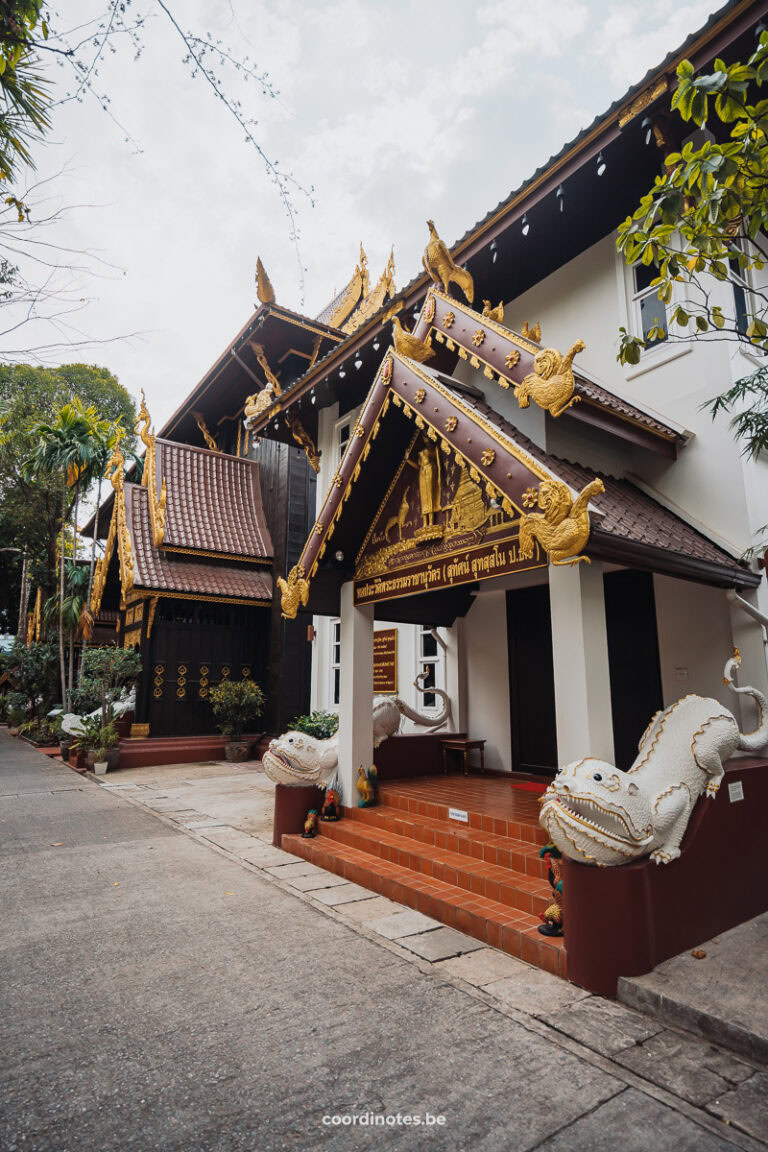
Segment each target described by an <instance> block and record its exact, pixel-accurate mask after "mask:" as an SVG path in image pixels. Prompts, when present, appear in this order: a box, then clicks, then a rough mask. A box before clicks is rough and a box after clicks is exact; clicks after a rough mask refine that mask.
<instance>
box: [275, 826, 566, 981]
mask: <svg viewBox="0 0 768 1152" xmlns="http://www.w3.org/2000/svg"><path fill="white" fill-rule="evenodd" d="M324 839H325V841H326V843H325V844H324V843H323V841H324ZM329 841H330V843H329ZM331 845H333V848H334V851H330V850H326V849H330V848H331ZM282 847H283V849H284V850H285V851H287V852H291V853H293V855H295V856H301V857H302V859H304V860H308V861H310V862H311V863H312V864H316V865H317V866H318V867H319V868H324V869H326V871H328V872H333V873H335V874H336V875H338V876H343V877H344V878H345V879H346V880H349V881H350V882H351V883H353V884H359V885H360V886H361V887H363V888H367V889H369V890H370V891H371V892H375V893H376V894H377V895H380V896H385V897H386V898H387V899H389V900H394V901H396V902H397V903H398V904H404V905H405V906H406V907H408V908H414V909H415V910H416V911H417V912H422V913H423V914H424V915H425V916H430V917H432V919H433V920H438V921H440V923H442V924H447V925H448V926H449V927H451V928H456V929H457V930H458V931H460V932H464V933H466V934H467V935H468V936H472V937H473V938H474V939H476V940H480V941H482V942H483V943H485V944H488V945H489V946H490V947H492V948H499V949H501V950H502V951H504V952H507V953H508V954H509V955H510V956H514V957H516V958H517V959H521V960H524V961H525V962H526V963H528V964H532V965H534V966H535V967H537V968H543V969H545V970H546V971H547V972H551V973H552V974H553V975H555V976H560V977H561V978H562V979H567V977H568V971H567V959H566V953H565V949H564V947H563V945H562V941H553V940H547V939H545V938H544V937H542V936H541V935H540V934H539V933H538V932H537V930H536V923H535V921H534V919H533V917H531V916H528V917H524V916H523V914H522V913H521V912H519V911H518V912H513V910H512V909H511V908H510V910H509V911H510V914H511V920H510V921H507V920H505V919H503V916H504V911H503V909H502V910H500V911H499V913H498V918H494V917H489V916H487V915H484V914H483V912H482V910H478V911H472V910H471V909H468V908H464V907H460V906H457V904H456V903H452V901H451V893H450V890H449V888H448V886H447V885H444V884H443V885H440V886H439V887H440V888H442V889H443V890H444V891H443V892H442V893H441V892H440V891H437V892H435V893H430V892H425V891H423V890H419V889H418V888H416V887H413V886H412V885H411V884H410V883H409V879H408V877H407V875H406V874H404V873H402V874H401V875H399V876H398V877H397V878H395V877H392V876H386V875H382V874H381V873H379V872H377V871H376V870H375V862H374V858H371V860H370V864H368V863H367V861H366V859H365V857H364V856H363V854H361V853H359V852H358V853H356V855H357V856H358V857H359V859H358V860H352V859H349V858H345V857H344V856H342V855H339V854H338V852H339V849H340V850H341V851H342V852H343V851H344V848H343V847H342V846H341V845H339V844H338V842H336V841H332V840H331V838H330V837H325V838H324V837H323V836H320V837H318V838H317V839H314V840H304V839H303V838H302V837H301V836H299V835H296V836H287V835H286V836H283V839H282ZM350 851H354V849H352V850H350ZM413 875H414V883H419V882H423V881H424V880H425V879H426V878H425V877H423V876H419V877H418V878H416V874H415V873H414V874H413ZM461 895H462V896H463V895H464V893H462V894H461Z"/></svg>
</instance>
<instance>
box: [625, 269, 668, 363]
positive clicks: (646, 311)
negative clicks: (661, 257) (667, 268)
mask: <svg viewBox="0 0 768 1152" xmlns="http://www.w3.org/2000/svg"><path fill="white" fill-rule="evenodd" d="M658 274H659V272H658V269H657V267H656V265H655V264H635V265H634V266H633V268H632V277H633V288H634V291H633V294H632V305H633V308H634V312H635V324H634V327H635V331H636V333H637V335H638V336H642V338H643V340H644V341H645V342H646V344H647V345H648V346H649V347H651V346H653V345H654V344H660V343H661V342H662V341H663V340H666V338H667V334H668V328H667V306H666V304H665V303H664V301H663V300H659V297H658V288H652V287H651V281H652V280H655V279H656V277H657V276H658ZM659 332H661V333H663V335H659ZM651 333H653V336H652V335H651Z"/></svg>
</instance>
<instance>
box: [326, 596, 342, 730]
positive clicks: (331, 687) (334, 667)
mask: <svg viewBox="0 0 768 1152" xmlns="http://www.w3.org/2000/svg"><path fill="white" fill-rule="evenodd" d="M328 624H329V632H328V639H329V644H328V668H329V675H328V711H329V712H338V710H339V704H340V702H341V618H340V617H339V616H334V617H333V618H332V619H331V620H329V621H328ZM337 629H338V633H337ZM337 635H338V639H337V638H336V637H337ZM337 672H338V674H339V699H338V700H337V699H336V698H335V697H336V673H337Z"/></svg>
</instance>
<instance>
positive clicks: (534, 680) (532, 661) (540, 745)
mask: <svg viewBox="0 0 768 1152" xmlns="http://www.w3.org/2000/svg"><path fill="white" fill-rule="evenodd" d="M507 637H508V647H509V695H510V720H511V725H512V767H513V768H514V770H515V771H516V772H533V773H536V774H537V775H542V776H554V774H555V772H556V771H557V723H556V720H555V675H554V664H553V658H552V620H551V617H550V611H549V586H548V585H547V584H537V585H536V586H535V587H533V588H519V589H516V590H515V591H510V592H507Z"/></svg>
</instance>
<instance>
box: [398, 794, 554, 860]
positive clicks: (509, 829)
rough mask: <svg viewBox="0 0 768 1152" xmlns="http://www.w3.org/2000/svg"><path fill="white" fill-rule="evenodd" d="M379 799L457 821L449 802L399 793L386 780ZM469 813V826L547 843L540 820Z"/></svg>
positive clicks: (403, 808) (418, 813)
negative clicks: (451, 811)
mask: <svg viewBox="0 0 768 1152" xmlns="http://www.w3.org/2000/svg"><path fill="white" fill-rule="evenodd" d="M379 799H380V801H381V803H382V804H386V805H387V807H390V808H400V809H401V811H403V812H408V813H410V814H411V815H413V816H426V817H427V819H430V820H444V821H445V822H446V824H448V825H449V827H451V828H453V827H455V822H454V821H453V820H449V818H448V805H447V804H429V803H427V802H426V801H425V800H414V799H413V798H412V797H410V796H408V795H405V794H402V793H399V792H398V791H397V788H396V787H395V786H393V785H386V784H382V785H381V786H380V788H379ZM467 815H468V820H467V825H468V827H470V828H473V829H476V830H477V831H483V832H493V833H494V834H495V835H496V836H506V837H508V838H509V839H510V840H524V841H526V842H527V843H529V844H538V845H542V844H546V843H547V836H546V833H545V831H544V829H543V828H540V827H539V826H538V825H537V824H527V823H521V822H520V821H517V820H507V819H505V818H504V817H501V818H499V817H496V816H488V815H485V814H484V813H482V812H468V814H467Z"/></svg>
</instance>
